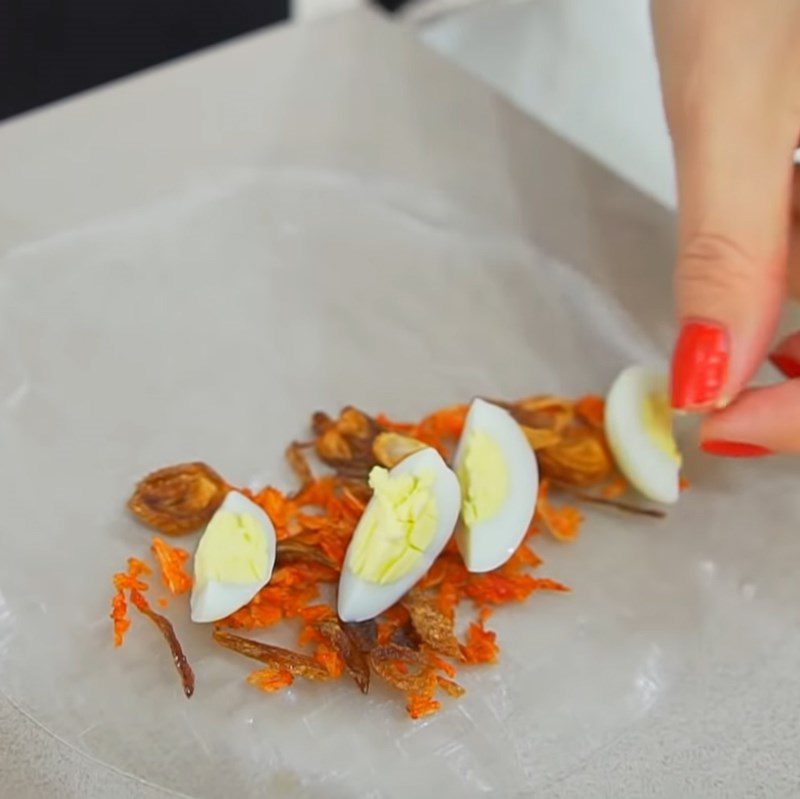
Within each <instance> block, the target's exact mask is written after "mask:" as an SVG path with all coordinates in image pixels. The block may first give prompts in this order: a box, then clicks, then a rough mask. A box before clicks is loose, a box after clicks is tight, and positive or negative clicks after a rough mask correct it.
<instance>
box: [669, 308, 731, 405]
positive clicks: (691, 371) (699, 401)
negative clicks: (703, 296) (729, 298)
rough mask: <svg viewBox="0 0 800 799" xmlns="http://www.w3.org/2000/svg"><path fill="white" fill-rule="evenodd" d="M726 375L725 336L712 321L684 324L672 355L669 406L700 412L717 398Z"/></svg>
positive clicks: (721, 329) (720, 326)
mask: <svg viewBox="0 0 800 799" xmlns="http://www.w3.org/2000/svg"><path fill="white" fill-rule="evenodd" d="M727 376H728V333H727V331H726V330H725V328H724V327H722V325H718V324H716V323H714V322H695V321H693V322H684V323H683V326H682V327H681V332H680V335H679V336H678V342H677V344H676V345H675V352H674V354H673V356H672V407H673V408H676V409H679V410H700V409H703V408H707V407H709V406H711V405H713V404H715V402H716V401H718V400H719V399H720V396H719V395H720V392H721V391H722V387H723V386H724V384H725V379H726V378H727Z"/></svg>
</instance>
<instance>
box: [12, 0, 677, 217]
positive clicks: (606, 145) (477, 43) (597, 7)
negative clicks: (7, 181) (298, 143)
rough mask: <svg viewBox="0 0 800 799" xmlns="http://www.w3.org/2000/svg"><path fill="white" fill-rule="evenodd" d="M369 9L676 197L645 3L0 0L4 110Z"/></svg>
mask: <svg viewBox="0 0 800 799" xmlns="http://www.w3.org/2000/svg"><path fill="white" fill-rule="evenodd" d="M365 5H373V6H374V7H375V8H376V9H378V10H383V11H384V12H386V13H388V14H391V15H392V19H393V20H395V21H396V23H397V24H399V25H404V26H407V27H408V28H410V29H411V30H412V32H413V33H414V34H415V35H418V36H419V37H420V39H421V40H422V41H423V42H424V43H425V44H427V45H428V46H430V47H431V48H433V49H435V50H437V51H438V52H439V53H441V54H442V55H443V56H444V57H446V58H448V59H450V60H452V61H454V62H455V63H457V64H459V65H460V66H461V67H463V68H464V69H466V70H467V71H469V72H471V73H472V74H473V75H474V76H476V77H478V78H480V79H482V80H484V81H487V82H488V83H490V84H491V85H492V86H494V88H495V89H497V90H498V91H499V92H500V93H501V94H503V95H504V96H505V97H506V98H507V99H508V100H510V101H511V102H513V103H514V104H516V105H517V106H518V107H520V108H522V109H523V110H524V111H526V112H527V113H529V114H531V115H532V116H534V117H536V118H537V119H539V120H541V121H542V122H544V123H545V124H547V125H549V126H550V127H552V128H553V129H554V130H555V131H556V132H557V133H558V134H559V135H561V136H563V137H565V138H566V139H568V140H570V141H571V142H572V143H573V144H576V145H577V146H579V147H580V148H582V149H584V150H586V151H587V152H589V153H590V154H591V155H593V156H594V157H595V158H597V159H598V160H600V161H601V162H603V163H604V164H605V165H606V166H608V167H610V168H611V169H613V170H614V171H615V172H617V173H619V174H620V175H622V176H623V177H624V178H625V179H626V180H628V181H630V182H632V183H634V184H635V185H636V186H638V187H639V188H640V189H642V190H644V191H645V192H647V193H648V194H650V195H651V196H653V197H654V198H655V199H657V200H659V201H660V202H662V203H664V204H666V205H673V203H674V188H673V179H672V166H671V156H670V145H669V139H668V136H667V132H666V126H665V124H664V120H663V115H662V111H661V107H660V94H659V87H658V76H657V72H656V66H655V59H654V56H653V48H652V42H651V37H650V28H649V21H648V2H647V0H201V1H199V2H198V0H194V2H192V1H191V0H0V66H1V68H2V75H3V80H2V81H0V119H4V118H9V117H12V116H14V115H16V114H20V113H22V112H25V111H28V110H31V109H34V108H36V107H38V106H41V105H43V104H45V103H49V102H52V101H55V100H59V99H61V98H63V97H67V96H69V95H72V94H74V93H76V92H80V91H83V90H85V89H89V88H91V87H94V86H97V85H100V84H103V83H106V82H108V81H111V80H113V79H116V78H120V77H123V76H125V75H129V74H131V73H134V72H137V71H139V70H142V69H145V68H147V67H151V66H154V65H156V64H159V63H162V62H164V61H168V60H170V59H174V58H176V57H179V56H183V55H186V54H188V53H191V52H194V51H196V50H199V49H201V48H205V47H209V46H211V45H214V44H216V43H219V42H223V41H225V40H226V39H230V38H232V37H234V36H238V35H241V34H245V33H248V32H250V31H255V30H258V29H264V28H267V27H268V26H271V25H274V24H276V23H289V24H309V23H311V24H313V23H314V22H315V21H316V20H318V19H320V18H323V17H325V16H329V15H332V14H336V13H341V12H343V11H346V10H347V9H350V8H354V7H359V6H365Z"/></svg>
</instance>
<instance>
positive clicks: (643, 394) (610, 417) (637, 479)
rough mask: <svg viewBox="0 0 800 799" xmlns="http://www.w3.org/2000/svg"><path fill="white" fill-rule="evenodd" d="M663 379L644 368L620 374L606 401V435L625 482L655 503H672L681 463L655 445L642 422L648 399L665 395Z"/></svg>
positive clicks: (677, 491) (678, 484)
mask: <svg viewBox="0 0 800 799" xmlns="http://www.w3.org/2000/svg"><path fill="white" fill-rule="evenodd" d="M666 391H667V379H666V377H665V376H664V375H662V374H660V373H658V372H654V371H652V370H650V369H647V368H645V367H643V366H630V367H628V368H627V369H625V370H623V371H622V372H621V373H620V375H619V376H618V377H617V379H616V380H615V381H614V383H613V385H612V386H611V390H610V391H609V392H608V396H607V397H606V408H605V431H606V438H607V439H608V444H609V446H610V447H611V451H612V453H613V454H614V459H615V461H616V463H617V466H618V467H619V469H620V471H621V472H622V474H623V475H624V476H625V478H626V479H627V480H628V481H629V482H630V483H631V484H632V485H633V486H634V488H636V489H637V490H638V491H639V492H640V493H641V494H643V495H644V496H646V497H648V498H649V499H652V500H654V501H656V502H665V503H672V502H676V501H677V500H678V495H679V493H680V466H681V464H680V459H678V460H676V459H674V458H672V457H670V456H669V455H668V454H667V453H666V452H664V450H663V449H661V448H660V447H659V446H658V444H657V443H656V442H655V441H654V439H653V437H652V435H651V434H650V433H649V432H648V429H647V426H646V424H645V420H644V414H643V406H644V403H645V402H646V401H647V398H648V396H650V395H652V394H664V395H666Z"/></svg>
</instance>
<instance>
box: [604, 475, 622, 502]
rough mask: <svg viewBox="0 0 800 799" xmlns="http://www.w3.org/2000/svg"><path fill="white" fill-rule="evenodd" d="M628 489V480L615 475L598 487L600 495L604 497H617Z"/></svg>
mask: <svg viewBox="0 0 800 799" xmlns="http://www.w3.org/2000/svg"><path fill="white" fill-rule="evenodd" d="M627 491H628V481H627V480H626V479H625V478H624V477H616V478H615V479H613V480H612V481H611V482H610V483H606V485H604V486H603V487H602V488H601V489H600V496H602V497H604V498H605V499H617V497H621V496H622V495H623V494H625V493H627Z"/></svg>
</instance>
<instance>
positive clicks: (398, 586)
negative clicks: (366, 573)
mask: <svg viewBox="0 0 800 799" xmlns="http://www.w3.org/2000/svg"><path fill="white" fill-rule="evenodd" d="M426 470H429V471H432V472H433V473H434V475H435V480H434V483H433V486H432V487H431V491H432V493H433V496H434V498H435V501H436V514H437V521H436V532H435V534H434V537H433V540H432V541H431V543H430V545H429V546H428V547H427V548H426V549H425V551H424V552H423V553H422V554H421V555H420V558H419V560H418V561H417V562H416V564H415V565H414V567H413V568H412V569H411V571H409V573H408V574H406V575H403V576H402V577H401V578H400V579H398V580H396V581H394V582H391V583H385V584H379V583H373V582H370V581H368V580H364V579H362V578H361V577H359V576H358V575H357V574H355V573H354V572H353V571H352V569H351V568H350V564H351V560H352V557H353V551H354V549H353V546H352V541H351V545H350V547H349V548H348V551H347V554H346V555H345V560H344V566H343V568H342V574H341V577H340V579H339V597H338V611H339V617H340V618H341V619H342V621H348V622H356V621H365V620H366V619H373V618H375V616H377V615H379V614H380V613H383V611H384V610H386V609H387V608H390V607H391V606H392V605H394V603H395V602H397V600H399V599H400V598H401V597H402V596H403V595H404V594H405V593H407V592H408V590H409V589H410V588H412V586H413V585H414V584H415V583H416V582H417V581H418V580H419V579H420V578H421V577H422V576H423V575H424V574H425V573H426V572H427V571H428V569H429V568H430V567H431V565H432V564H433V562H434V560H436V558H437V557H438V556H439V554H440V553H441V551H442V550H443V549H444V547H445V544H447V541H448V539H449V538H450V536H451V535H452V533H453V529H454V527H455V524H456V520H457V519H458V513H459V510H460V507H461V489H460V487H459V485H458V479H457V478H456V476H455V474H453V472H452V471H451V470H450V469H449V468H448V466H447V464H446V463H445V462H444V460H442V456H441V455H439V453H438V452H436V450H434V449H431V448H430V447H426V448H425V449H421V450H419V451H418V452H415V453H413V454H412V455H409V456H408V457H407V458H405V459H404V460H402V461H401V462H400V463H398V464H397V466H395V467H394V468H393V469H391V471H390V472H389V474H390V475H392V476H394V475H399V474H419V473H420V472H424V471H426ZM373 502H375V499H371V500H370V502H369V503H368V504H367V507H366V508H365V510H364V514H363V515H362V517H361V520H360V521H359V525H358V526H357V527H356V531H355V533H354V534H353V539H352V540H355V538H356V536H357V535H358V533H359V527H360V526H361V525H362V524H364V523H365V520H368V519H369V517H370V511H371V510H372V503H373Z"/></svg>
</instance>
